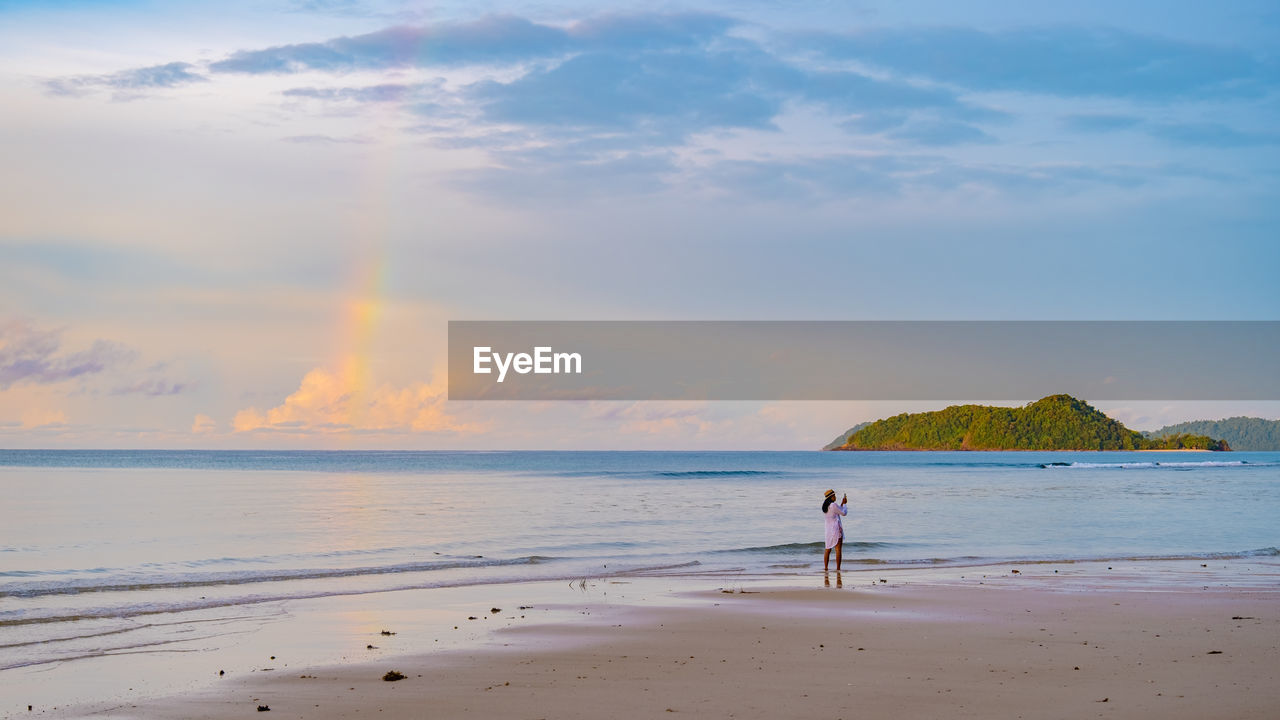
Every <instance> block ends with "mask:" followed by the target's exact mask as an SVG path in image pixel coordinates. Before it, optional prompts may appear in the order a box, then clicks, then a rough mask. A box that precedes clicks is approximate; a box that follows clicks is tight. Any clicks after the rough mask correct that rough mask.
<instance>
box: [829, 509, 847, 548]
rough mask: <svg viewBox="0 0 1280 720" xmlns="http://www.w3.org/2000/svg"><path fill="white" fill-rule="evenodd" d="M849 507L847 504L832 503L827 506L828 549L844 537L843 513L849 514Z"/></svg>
mask: <svg viewBox="0 0 1280 720" xmlns="http://www.w3.org/2000/svg"><path fill="white" fill-rule="evenodd" d="M848 514H849V508H848V506H847V505H837V504H835V503H831V505H830V506H828V507H827V549H828V550H830V549H831V548H833V547H835V546H836V543H838V542H840V541H841V540H843V539H844V525H842V524H841V523H840V516H841V515H848Z"/></svg>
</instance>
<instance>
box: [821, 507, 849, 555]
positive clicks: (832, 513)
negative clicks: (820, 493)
mask: <svg viewBox="0 0 1280 720" xmlns="http://www.w3.org/2000/svg"><path fill="white" fill-rule="evenodd" d="M825 498H826V499H824V500H823V501H822V514H823V515H826V516H827V549H826V550H825V551H824V552H823V553H822V572H827V568H828V566H829V565H830V564H831V548H835V549H836V572H840V559H841V557H840V556H841V554H842V552H843V550H844V525H843V524H842V523H841V522H840V516H841V515H848V514H849V508H848V507H847V506H848V504H849V495H848V493H846V494H845V496H844V497H843V498H842V499H841V500H840V504H839V505H837V504H836V491H835V490H828V491H827V492H826V494H825Z"/></svg>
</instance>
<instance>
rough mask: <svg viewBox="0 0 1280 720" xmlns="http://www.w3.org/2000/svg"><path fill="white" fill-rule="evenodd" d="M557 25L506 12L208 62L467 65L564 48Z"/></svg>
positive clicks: (216, 67)
mask: <svg viewBox="0 0 1280 720" xmlns="http://www.w3.org/2000/svg"><path fill="white" fill-rule="evenodd" d="M570 44H571V41H570V36H569V33H568V32H567V31H566V30H564V29H561V28H557V27H553V26H550V25H540V24H537V23H533V22H530V21H529V20H526V19H524V18H518V17H512V16H494V17H486V18H483V19H480V20H475V21H472V22H464V23H437V24H432V25H424V26H419V27H411V26H395V27H389V28H386V29H384V30H378V31H376V32H371V33H366V34H364V35H356V36H352V37H338V38H333V39H331V40H326V41H324V42H312V43H299V44H295V45H281V46H277V47H270V48H264V49H261V50H242V51H240V52H237V53H234V54H232V55H231V56H230V57H228V58H226V59H225V60H220V61H218V62H214V63H211V64H210V65H209V70H210V71H212V72H217V73H249V74H264V73H294V72H302V71H306V70H321V71H327V72H349V71H354V70H382V69H391V68H407V67H428V66H449V65H468V64H507V63H516V62H523V61H525V60H528V59H530V58H535V57H547V56H550V55H554V54H557V53H563V52H566V51H567V50H568V49H569V47H570Z"/></svg>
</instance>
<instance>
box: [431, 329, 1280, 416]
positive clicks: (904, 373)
mask: <svg viewBox="0 0 1280 720" xmlns="http://www.w3.org/2000/svg"><path fill="white" fill-rule="evenodd" d="M1277 368H1280V322H1277V321H1227V322H1219V321H1204V322H1200V321H1186V322H1184V321H1150V322H1148V321H1043V322H1041V321H1034V322H1032V321H1012V322H1004V321H959V322H953V321H902V322H899V321H883V322H877V321H849V322H807V321H806V322H783V321H675V322H664V321H652V322H650V321H618V322H613V321H538V322H520V321H451V322H450V323H449V399H450V400H944V401H945V400H1034V399H1036V398H1039V397H1042V396H1045V395H1051V394H1055V393H1068V394H1071V395H1074V396H1076V397H1079V398H1083V399H1086V400H1280V371H1278V370H1277Z"/></svg>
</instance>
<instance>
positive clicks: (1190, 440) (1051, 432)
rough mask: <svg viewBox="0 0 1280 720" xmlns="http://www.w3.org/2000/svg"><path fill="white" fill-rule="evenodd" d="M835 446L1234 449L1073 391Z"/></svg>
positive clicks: (919, 421)
mask: <svg viewBox="0 0 1280 720" xmlns="http://www.w3.org/2000/svg"><path fill="white" fill-rule="evenodd" d="M827 447H828V449H831V450H1230V449H1231V448H1230V446H1229V445H1228V444H1227V443H1226V441H1224V440H1214V439H1213V438H1210V437H1209V436H1207V435H1190V434H1185V433H1184V434H1171V435H1167V436H1164V437H1158V438H1155V437H1147V436H1145V435H1143V434H1142V433H1140V432H1138V431H1137V430H1130V429H1128V428H1126V427H1125V426H1124V424H1122V423H1121V422H1120V421H1118V420H1114V419H1112V418H1110V417H1107V415H1106V414H1104V413H1103V412H1102V411H1100V410H1098V409H1097V408H1095V407H1093V406H1091V405H1089V403H1087V402H1085V401H1083V400H1078V399H1076V398H1074V397H1071V396H1070V395H1050V396H1049V397H1046V398H1041V399H1040V400H1037V401H1035V402H1033V403H1028V404H1026V405H1024V406H1022V407H998V406H990V405H953V406H951V407H948V408H945V409H943V410H937V411H934V412H923V413H902V414H901V415H894V416H893V417H889V418H884V419H883V420H877V421H875V422H872V423H868V424H866V425H864V426H862V427H860V428H857V429H854V430H853V432H851V433H849V434H848V436H847V437H846V438H845V442H844V443H843V444H840V445H834V446H832V445H828V446H827Z"/></svg>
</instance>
